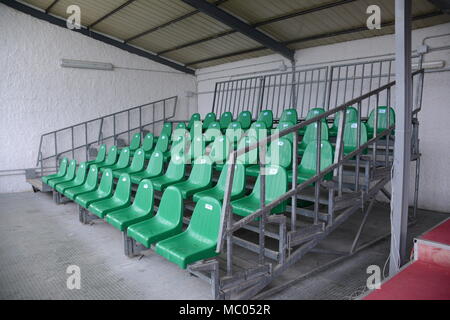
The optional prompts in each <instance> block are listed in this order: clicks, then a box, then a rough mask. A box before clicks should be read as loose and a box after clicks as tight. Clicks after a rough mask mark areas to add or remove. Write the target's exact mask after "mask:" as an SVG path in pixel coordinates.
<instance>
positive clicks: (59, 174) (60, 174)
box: [41, 158, 69, 184]
mask: <svg viewBox="0 0 450 320" xmlns="http://www.w3.org/2000/svg"><path fill="white" fill-rule="evenodd" d="M68 163H69V159H67V158H63V159H62V160H61V162H60V163H59V169H58V172H57V173H54V174H49V175H47V176H44V177H41V180H42V182H44V183H45V184H48V182H49V181H50V180H51V179H56V178H62V177H64V175H65V174H66V172H67V164H68Z"/></svg>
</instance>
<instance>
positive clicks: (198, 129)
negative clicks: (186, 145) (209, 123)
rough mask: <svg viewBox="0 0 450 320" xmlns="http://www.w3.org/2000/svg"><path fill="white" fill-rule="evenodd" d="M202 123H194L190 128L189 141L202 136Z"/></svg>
mask: <svg viewBox="0 0 450 320" xmlns="http://www.w3.org/2000/svg"><path fill="white" fill-rule="evenodd" d="M202 128H203V122H201V121H194V124H193V125H192V128H191V129H190V131H189V135H190V137H191V140H194V138H195V137H199V136H201V135H202V134H203V129H202Z"/></svg>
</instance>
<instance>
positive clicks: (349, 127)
mask: <svg viewBox="0 0 450 320" xmlns="http://www.w3.org/2000/svg"><path fill="white" fill-rule="evenodd" d="M360 126H361V129H360V130H361V139H360V140H359V141H360V144H359V145H360V146H361V145H363V144H365V143H366V142H367V127H366V125H365V124H364V123H363V122H360ZM357 148H358V122H349V123H347V124H346V125H345V129H344V154H345V155H347V154H349V153H351V152H353V151H355V150H356V149H357Z"/></svg>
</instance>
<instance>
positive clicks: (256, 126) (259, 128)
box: [247, 121, 267, 141]
mask: <svg viewBox="0 0 450 320" xmlns="http://www.w3.org/2000/svg"><path fill="white" fill-rule="evenodd" d="M247 136H251V137H255V138H256V139H257V140H258V141H260V140H262V139H264V138H266V137H267V126H266V123H265V122H264V121H256V122H253V123H252V125H251V127H250V129H249V130H248V131H247Z"/></svg>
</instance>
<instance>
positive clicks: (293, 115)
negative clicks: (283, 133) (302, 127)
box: [279, 109, 298, 125]
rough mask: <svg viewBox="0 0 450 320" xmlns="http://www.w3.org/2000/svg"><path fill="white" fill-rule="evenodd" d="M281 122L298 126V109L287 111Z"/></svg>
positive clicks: (282, 115)
mask: <svg viewBox="0 0 450 320" xmlns="http://www.w3.org/2000/svg"><path fill="white" fill-rule="evenodd" d="M281 122H290V123H292V125H296V124H297V122H298V114H297V109H285V110H283V113H282V114H281V117H280V121H279V123H281Z"/></svg>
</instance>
